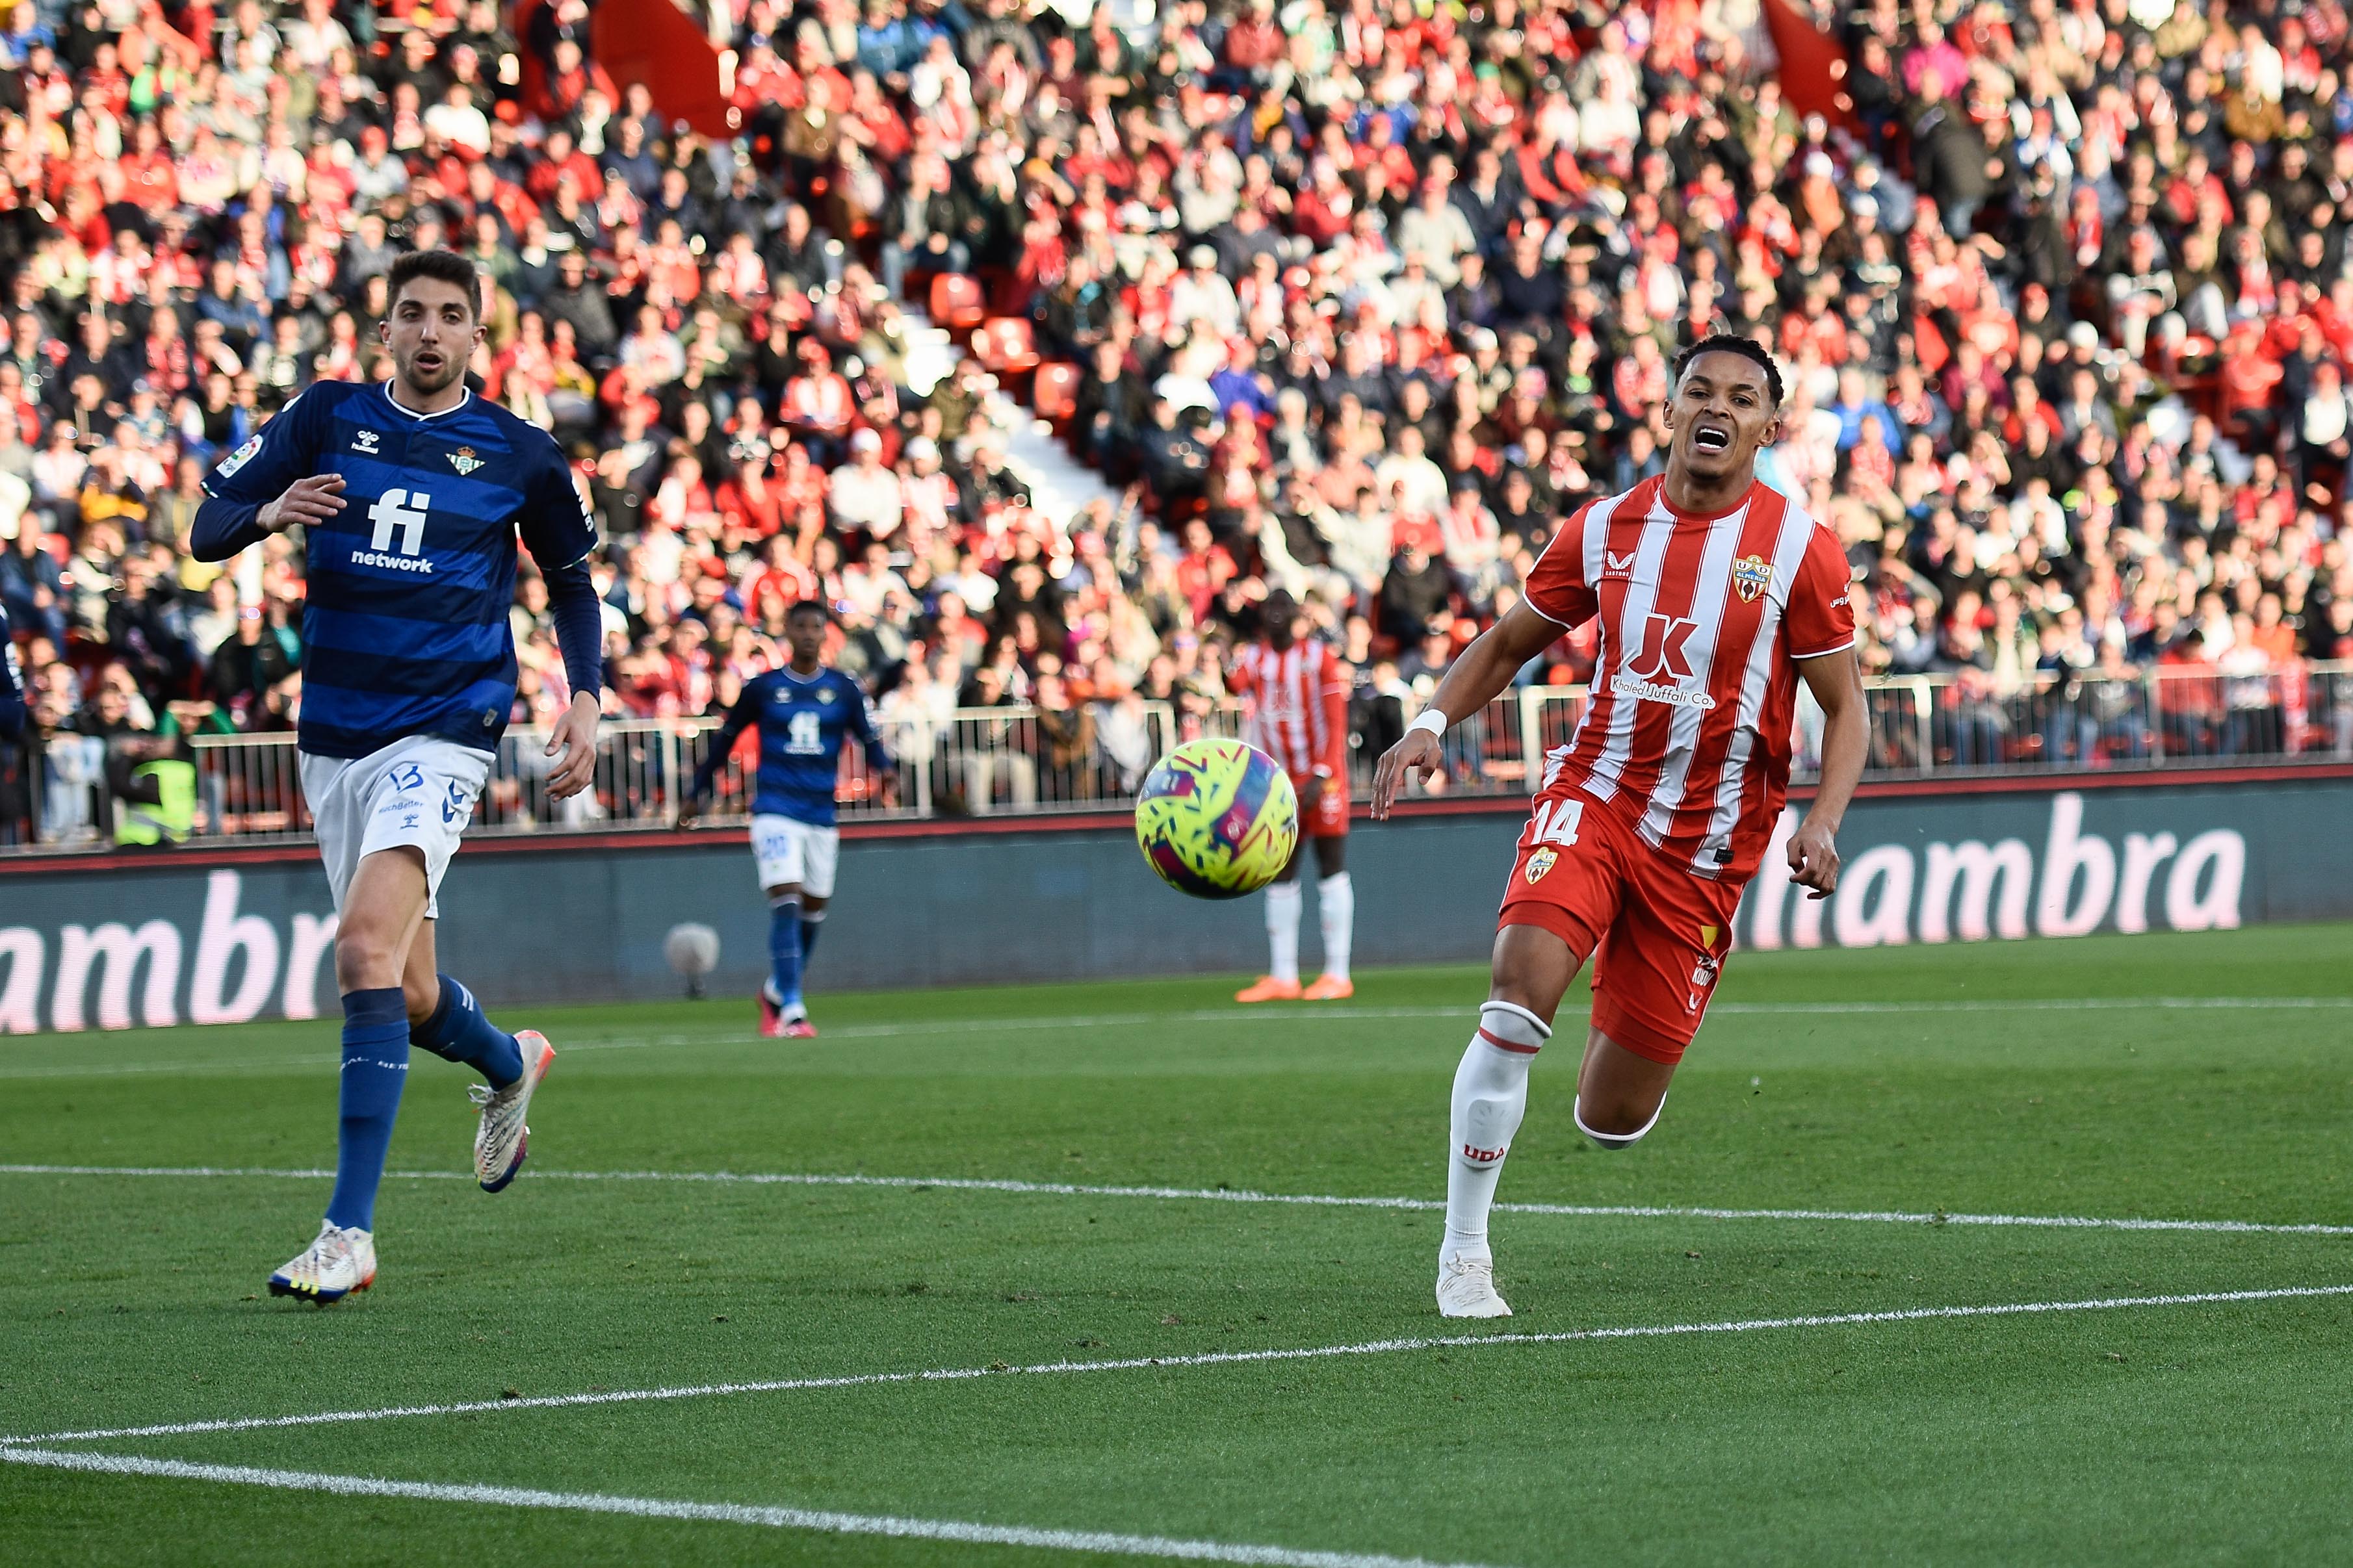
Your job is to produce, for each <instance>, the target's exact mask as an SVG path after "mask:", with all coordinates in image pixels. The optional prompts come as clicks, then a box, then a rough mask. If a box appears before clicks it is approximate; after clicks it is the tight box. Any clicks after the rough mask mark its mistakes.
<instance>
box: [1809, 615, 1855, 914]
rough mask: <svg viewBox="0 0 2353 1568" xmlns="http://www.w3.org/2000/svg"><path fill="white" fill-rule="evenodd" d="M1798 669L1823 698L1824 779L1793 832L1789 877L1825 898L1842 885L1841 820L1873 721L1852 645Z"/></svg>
mask: <svg viewBox="0 0 2353 1568" xmlns="http://www.w3.org/2000/svg"><path fill="white" fill-rule="evenodd" d="M1798 673H1799V675H1800V676H1802V677H1804V679H1805V682H1806V689H1808V690H1809V691H1811V692H1812V693H1813V694H1814V700H1815V701H1816V702H1818V703H1820V704H1821V710H1822V782H1821V784H1820V786H1819V787H1817V788H1816V789H1815V791H1814V804H1813V806H1812V807H1811V809H1810V810H1809V811H1808V812H1807V813H1806V819H1805V821H1803V822H1801V823H1799V825H1798V831H1797V832H1795V833H1793V834H1791V835H1790V836H1789V879H1790V880H1791V881H1793V882H1796V883H1797V884H1798V885H1799V887H1802V888H1809V889H1812V891H1811V893H1810V895H1809V896H1810V897H1812V898H1817V899H1827V898H1829V897H1830V896H1831V894H1832V893H1834V892H1836V891H1838V881H1839V853H1838V830H1839V824H1840V823H1841V822H1842V821H1844V820H1845V818H1846V805H1847V802H1849V801H1850V800H1852V799H1853V798H1854V786H1855V785H1856V784H1859V783H1861V782H1862V764H1863V763H1864V761H1865V759H1866V758H1868V757H1869V755H1870V753H1871V724H1870V720H1869V718H1868V716H1867V710H1866V706H1865V702H1864V699H1863V695H1862V669H1861V668H1860V667H1859V666H1858V665H1857V664H1856V663H1855V658H1854V649H1853V648H1852V647H1843V648H1841V649H1839V650H1838V651H1837V652H1836V653H1826V654H1823V655H1821V656H1820V658H1801V659H1799V660H1798Z"/></svg>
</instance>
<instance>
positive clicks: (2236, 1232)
mask: <svg viewBox="0 0 2353 1568" xmlns="http://www.w3.org/2000/svg"><path fill="white" fill-rule="evenodd" d="M532 1174H533V1177H534V1179H536V1180H539V1181H545V1182H689V1183H698V1184H712V1185H723V1186H750V1187H881V1188H885V1189H892V1190H898V1191H909V1192H927V1191H930V1190H931V1189H933V1188H935V1187H936V1188H941V1189H944V1190H945V1191H949V1192H965V1193H1013V1194H1038V1195H1042V1196H1047V1197H1083V1198H1146V1199H1152V1200H1156V1201H1161V1202H1170V1203H1219V1204H1274V1205H1283V1206H1291V1207H1302V1208H1339V1209H1398V1210H1404V1211H1407V1212H1413V1213H1429V1212H1435V1211H1438V1210H1442V1209H1444V1208H1445V1207H1446V1205H1445V1204H1443V1203H1441V1202H1440V1201H1439V1200H1438V1199H1435V1198H1402V1197H1345V1196H1339V1195H1335V1194H1326V1193H1261V1192H1256V1191H1253V1190H1252V1189H1250V1188H1248V1187H1136V1186H1109V1185H1096V1184H1089V1183H1083V1182H1019V1181H1008V1180H997V1179H990V1178H984V1177H978V1176H866V1175H854V1174H853V1175H830V1174H822V1173H805V1172H795V1171H781V1172H767V1171H547V1170H542V1169H540V1168H539V1167H537V1166H533V1168H532ZM0 1175H13V1176H129V1177H165V1178H168V1177H185V1178H188V1179H191V1180H195V1179H211V1178H232V1177H239V1178H251V1179H256V1180H263V1181H305V1182H311V1181H325V1180H328V1179H330V1178H332V1176H333V1175H334V1172H332V1171H331V1170H327V1169H324V1168H322V1167H312V1168H310V1169H292V1170H271V1169H266V1168H262V1167H258V1166H234V1165H10V1164H0ZM473 1179H474V1176H473V1173H471V1172H470V1171H386V1172H385V1180H386V1181H395V1182H470V1181H472V1180H473ZM1494 1206H1495V1210H1496V1212H1497V1213H1499V1214H1538V1215H1570V1216H1572V1217H1577V1218H1584V1219H1723V1220H1733V1219H1761V1220H1801V1221H1809V1222H1811V1221H1830V1222H1836V1223H1840V1224H1862V1225H1926V1226H1937V1225H1950V1226H1997V1227H2015V1228H2023V1229H2029V1230H2126V1231H2144V1230H2147V1231H2188V1232H2193V1233H2196V1232H2204V1233H2208V1234H2213V1235H2223V1236H2353V1225H2320V1224H2295V1223H2274V1222H2267V1221H2261V1220H2243V1219H2111V1218H2104V1217H2101V1216H2099V1215H2022V1214H1952V1213H1947V1212H1946V1211H1943V1210H1927V1211H1919V1212H1914V1211H1907V1210H1903V1209H1763V1208H1754V1209H1736V1208H1715V1207H1704V1206H1692V1205H1673V1204H1534V1203H1499V1204H1497V1205H1494Z"/></svg>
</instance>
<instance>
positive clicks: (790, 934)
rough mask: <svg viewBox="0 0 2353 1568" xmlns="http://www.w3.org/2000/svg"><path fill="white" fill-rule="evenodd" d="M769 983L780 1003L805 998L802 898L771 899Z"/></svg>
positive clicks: (787, 1005)
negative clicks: (802, 984) (802, 961)
mask: <svg viewBox="0 0 2353 1568" xmlns="http://www.w3.org/2000/svg"><path fill="white" fill-rule="evenodd" d="M768 984H769V986H770V987H771V988H772V989H773V990H774V991H775V992H776V1001H777V1004H778V1005H780V1006H786V1007H790V1006H793V1005H796V1004H797V1003H798V1002H799V1001H800V999H801V901H800V900H799V899H797V898H783V899H771V900H768Z"/></svg>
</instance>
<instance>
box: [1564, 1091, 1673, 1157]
mask: <svg viewBox="0 0 2353 1568" xmlns="http://www.w3.org/2000/svg"><path fill="white" fill-rule="evenodd" d="M1666 1108H1667V1099H1666V1096H1664V1095H1661V1096H1660V1097H1659V1099H1658V1102H1657V1103H1656V1104H1653V1105H1647V1106H1646V1105H1641V1104H1639V1103H1637V1102H1634V1101H1631V1100H1601V1101H1597V1102H1592V1103H1588V1101H1587V1100H1586V1098H1585V1096H1583V1095H1581V1094H1580V1095H1578V1096H1577V1099H1576V1100H1575V1101H1574V1102H1573V1103H1572V1104H1571V1105H1570V1107H1569V1115H1570V1117H1571V1118H1572V1119H1573V1120H1575V1121H1576V1122H1577V1131H1579V1132H1582V1133H1584V1134H1585V1135H1586V1137H1588V1138H1589V1139H1591V1140H1592V1141H1593V1142H1594V1144H1595V1145H1596V1146H1597V1147H1599V1148H1603V1149H1609V1150H1612V1151H1615V1150H1619V1149H1630V1148H1632V1147H1633V1146H1634V1145H1635V1144H1637V1143H1640V1142H1641V1141H1642V1139H1643V1137H1644V1135H1645V1134H1647V1133H1648V1132H1649V1131H1651V1128H1653V1127H1656V1126H1657V1125H1658V1124H1659V1114H1660V1112H1662V1111H1663V1110H1666Z"/></svg>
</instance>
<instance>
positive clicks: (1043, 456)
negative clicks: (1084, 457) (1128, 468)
mask: <svg viewBox="0 0 2353 1568" xmlns="http://www.w3.org/2000/svg"><path fill="white" fill-rule="evenodd" d="M900 309H901V310H902V313H903V315H904V318H905V321H906V330H907V355H906V366H907V386H908V389H909V390H910V391H912V392H913V393H914V394H915V395H918V396H923V395H928V394H929V393H930V392H931V390H932V388H933V387H934V386H937V385H938V384H940V381H941V380H942V378H943V377H944V376H946V374H948V373H949V372H950V371H952V370H954V369H955V363H956V357H957V348H956V343H955V339H954V338H952V337H950V336H949V335H948V331H947V329H946V328H944V327H942V326H939V325H937V324H935V323H934V321H932V319H931V317H930V316H928V315H927V314H925V313H924V311H923V307H922V306H921V305H919V304H917V303H915V302H914V301H913V300H906V301H902V304H901V306H900ZM987 407H988V417H989V421H990V423H992V424H994V425H995V426H997V428H998V429H1000V430H1002V431H1004V432H1005V433H1006V438H1005V463H1006V467H1008V468H1011V469H1012V470H1013V472H1014V474H1015V475H1016V476H1018V478H1019V479H1020V480H1021V482H1022V483H1023V484H1025V485H1027V486H1029V502H1030V504H1031V505H1032V506H1034V507H1036V508H1037V509H1038V510H1039V511H1040V512H1043V513H1044V514H1045V515H1046V517H1047V519H1048V521H1050V522H1052V523H1053V525H1054V526H1055V527H1056V528H1057V529H1062V528H1066V527H1068V526H1069V524H1070V521H1071V519H1072V518H1074V517H1076V516H1078V515H1079V514H1080V513H1081V512H1082V511H1084V510H1086V509H1087V507H1088V505H1089V504H1090V503H1092V502H1093V501H1096V500H1103V501H1105V502H1108V503H1109V504H1110V505H1111V507H1112V508H1113V510H1114V511H1116V510H1118V506H1119V496H1118V494H1117V493H1116V492H1115V491H1113V489H1111V488H1110V487H1108V486H1107V485H1105V484H1104V483H1103V476H1102V475H1100V474H1097V473H1096V472H1095V471H1094V470H1093V469H1092V468H1086V467H1084V466H1082V464H1080V463H1078V462H1076V461H1074V460H1072V458H1071V454H1070V453H1069V452H1068V451H1066V450H1065V449H1064V448H1063V447H1062V444H1061V443H1060V441H1058V440H1056V439H1055V438H1054V427H1053V426H1051V425H1050V424H1048V423H1047V422H1046V421H1045V420H1043V419H1040V418H1039V417H1038V416H1036V415H1035V414H1034V413H1032V412H1031V411H1030V410H1029V408H1028V407H1027V406H1026V405H1023V404H1021V403H1019V402H1018V401H1016V400H1015V399H1014V398H1013V397H1011V396H1010V395H1008V394H1006V393H1005V392H1004V391H1002V390H1001V389H1000V390H998V391H995V392H992V393H990V394H989V396H988V405H987Z"/></svg>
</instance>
